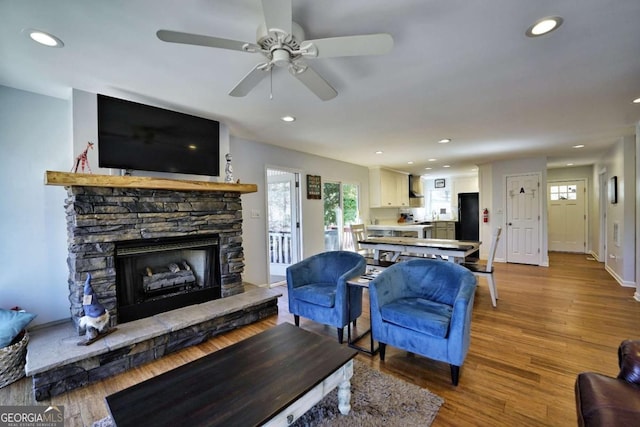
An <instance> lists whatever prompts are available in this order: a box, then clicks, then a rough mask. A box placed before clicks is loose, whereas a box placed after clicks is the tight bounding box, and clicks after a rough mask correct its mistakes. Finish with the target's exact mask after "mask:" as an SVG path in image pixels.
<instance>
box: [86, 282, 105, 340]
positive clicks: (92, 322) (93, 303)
mask: <svg viewBox="0 0 640 427" xmlns="http://www.w3.org/2000/svg"><path fill="white" fill-rule="evenodd" d="M82 306H83V308H84V316H82V317H81V318H80V327H82V328H86V334H85V338H86V339H87V341H92V340H95V339H96V338H97V337H98V334H102V333H103V332H104V331H105V329H106V327H107V325H108V324H109V311H107V309H105V308H104V306H103V305H102V304H100V301H98V298H97V297H96V294H95V293H94V292H93V288H92V287H91V274H90V273H89V274H87V280H86V281H85V282H84V296H83V297H82Z"/></svg>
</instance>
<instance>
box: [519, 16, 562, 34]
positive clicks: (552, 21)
mask: <svg viewBox="0 0 640 427" xmlns="http://www.w3.org/2000/svg"><path fill="white" fill-rule="evenodd" d="M562 22H563V19H562V18H561V17H559V16H549V17H546V18H542V19H540V20H538V21H536V22H534V23H533V25H531V26H530V27H529V28H528V29H527V31H526V33H525V34H526V35H527V37H539V36H542V35H545V34H549V33H550V32H551V31H554V30H556V29H558V27H559V26H560V25H562Z"/></svg>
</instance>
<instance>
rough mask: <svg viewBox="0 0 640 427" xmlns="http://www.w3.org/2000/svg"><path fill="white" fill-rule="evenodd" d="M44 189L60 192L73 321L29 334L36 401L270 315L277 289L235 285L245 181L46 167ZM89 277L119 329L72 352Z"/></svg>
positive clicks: (251, 186) (274, 309)
mask: <svg viewBox="0 0 640 427" xmlns="http://www.w3.org/2000/svg"><path fill="white" fill-rule="evenodd" d="M45 183H46V184H47V185H61V186H65V187H67V193H68V198H67V200H66V203H65V208H66V212H67V226H68V246H69V257H68V263H69V280H68V282H69V301H70V302H71V314H72V318H73V322H64V323H61V324H55V325H51V326H49V327H46V328H42V329H38V330H34V331H33V332H32V333H31V332H30V336H29V347H28V350H27V363H26V366H25V372H26V374H27V375H29V376H31V377H32V378H33V394H34V397H35V399H36V401H42V400H45V399H50V398H51V397H53V396H56V395H59V394H61V393H65V392H67V391H69V390H73V389H76V388H78V387H83V386H85V385H87V384H91V383H93V382H96V381H100V380H101V379H104V378H108V377H111V376H113V375H116V374H119V373H121V372H125V371H126V370H128V369H131V368H134V367H136V366H140V365H142V364H144V363H148V362H150V361H153V360H157V359H159V358H161V357H164V356H165V355H167V354H170V353H172V352H174V351H178V350H180V349H182V348H185V347H189V346H192V345H197V344H199V343H201V342H203V341H206V340H207V339H209V338H210V337H212V336H215V335H218V334H220V333H224V332H226V331H230V330H232V329H235V328H238V327H241V326H243V325H248V324H250V323H253V322H257V321H259V320H261V319H265V318H267V317H269V316H272V315H274V314H277V313H278V298H279V297H281V294H280V293H278V292H277V291H275V290H272V289H268V288H261V287H258V286H255V285H252V284H248V283H243V282H242V277H241V276H242V272H243V269H244V254H243V249H242V210H241V200H240V195H241V194H244V193H252V192H256V191H257V186H256V185H255V184H236V183H212V182H200V181H182V180H170V179H158V178H145V177H131V176H104V175H84V174H72V173H66V172H51V171H48V172H47V173H46V177H45ZM89 273H91V276H92V286H93V290H94V292H95V293H96V295H97V297H98V299H99V300H100V302H101V303H102V304H103V305H104V306H105V307H106V308H107V309H108V310H109V311H110V312H111V314H112V315H113V316H112V318H111V321H112V322H113V324H114V325H115V324H119V326H118V327H117V328H114V330H112V332H113V333H111V334H109V335H107V336H104V337H102V338H101V339H99V340H97V341H96V342H93V343H92V344H91V345H78V343H79V337H78V333H79V332H80V333H81V332H82V331H80V329H79V328H78V319H79V316H81V315H82V314H83V307H82V294H83V285H84V280H85V279H86V277H87V275H88V274H89ZM201 299H202V300H204V301H205V302H200V300H201ZM130 306H131V307H130ZM176 306H180V307H181V308H175V309H174V307H176ZM157 311H160V312H159V313H157V314H154V313H156V312H157ZM131 313H133V315H135V316H138V315H139V314H141V313H142V315H141V316H140V318H139V319H138V320H132V319H131V318H130V315H131Z"/></svg>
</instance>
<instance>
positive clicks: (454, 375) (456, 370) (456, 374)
mask: <svg viewBox="0 0 640 427" xmlns="http://www.w3.org/2000/svg"><path fill="white" fill-rule="evenodd" d="M449 366H451V383H452V384H453V385H455V386H457V385H458V380H459V379H460V366H456V365H449Z"/></svg>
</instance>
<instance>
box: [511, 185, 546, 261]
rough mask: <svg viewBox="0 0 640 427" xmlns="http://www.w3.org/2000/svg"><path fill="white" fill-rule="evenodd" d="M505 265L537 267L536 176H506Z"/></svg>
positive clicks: (538, 224)
mask: <svg viewBox="0 0 640 427" xmlns="http://www.w3.org/2000/svg"><path fill="white" fill-rule="evenodd" d="M506 198H507V200H506V207H507V217H506V219H507V236H506V237H507V242H506V243H507V262H515V263H520V264H534V265H540V176H539V175H514V176H508V177H507V194H506Z"/></svg>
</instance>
